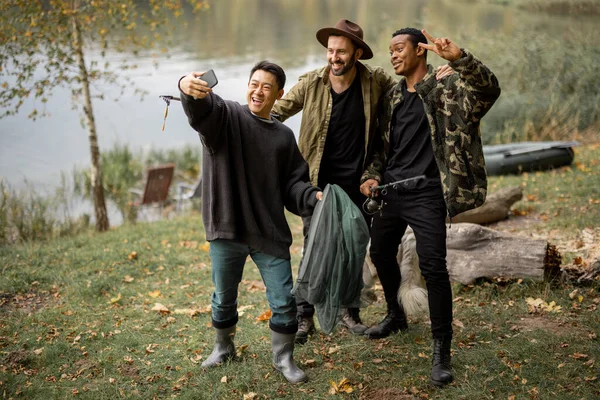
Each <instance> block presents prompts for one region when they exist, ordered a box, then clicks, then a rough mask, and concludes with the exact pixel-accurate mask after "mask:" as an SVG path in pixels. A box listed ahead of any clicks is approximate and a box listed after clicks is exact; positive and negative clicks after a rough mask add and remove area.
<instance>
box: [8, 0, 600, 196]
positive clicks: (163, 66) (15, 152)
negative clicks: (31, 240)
mask: <svg viewBox="0 0 600 400" xmlns="http://www.w3.org/2000/svg"><path fill="white" fill-rule="evenodd" d="M210 4H211V6H210V8H209V9H208V10H207V11H205V12H203V13H202V14H201V15H200V16H199V17H198V18H197V19H196V20H194V22H193V23H191V24H190V27H189V28H188V29H187V30H186V31H183V30H182V31H178V32H175V36H176V38H177V42H178V44H177V45H176V46H174V47H173V48H171V49H170V51H171V57H170V58H166V57H165V58H152V57H150V56H140V57H138V59H137V60H136V61H137V63H138V64H139V66H140V67H139V69H138V70H136V71H135V73H134V74H133V75H131V76H132V78H133V80H134V82H135V83H136V84H137V85H138V86H139V87H142V88H144V89H146V90H147V91H148V92H149V94H148V95H147V96H146V98H145V99H144V100H143V101H142V100H140V99H139V98H138V97H136V96H135V95H133V93H132V92H129V93H125V94H124V95H123V96H121V97H120V99H119V101H118V102H113V101H109V100H104V101H100V100H94V102H93V106H94V112H95V116H96V121H97V125H98V136H99V140H100V146H101V150H102V149H107V148H110V147H112V146H113V144H114V143H121V144H129V145H130V147H131V148H133V149H149V148H163V149H164V148H177V147H181V146H185V145H190V144H191V145H194V146H196V145H197V146H199V145H200V143H199V140H198V137H197V135H196V133H195V132H194V131H192V130H191V128H189V126H188V124H187V120H186V119H185V117H184V115H183V112H182V110H181V106H180V105H179V103H173V104H172V106H171V108H170V110H169V111H170V112H169V117H168V119H167V124H166V130H165V131H164V132H162V131H161V125H162V120H163V112H164V106H165V104H164V102H163V101H162V100H161V99H159V98H158V96H159V95H161V94H173V95H177V94H178V91H177V81H178V79H179V78H180V77H181V76H183V75H185V74H186V73H188V72H190V71H193V70H197V71H202V70H206V69H210V68H213V69H214V70H215V71H216V74H217V76H218V78H219V84H218V86H217V87H216V88H215V92H216V93H217V94H219V95H221V96H222V97H224V98H227V99H231V100H237V101H240V102H242V103H243V102H244V101H245V90H246V83H247V80H248V73H249V70H250V68H251V67H252V65H253V64H254V63H255V62H257V61H259V60H262V59H268V60H270V61H273V62H277V63H279V64H280V65H282V66H283V67H284V69H285V70H286V73H287V75H288V83H287V85H286V89H289V88H290V87H291V86H292V85H293V84H294V83H295V82H296V80H297V78H298V76H299V75H300V74H302V73H303V72H306V71H308V70H311V69H314V68H317V67H320V66H323V65H324V64H325V49H324V48H323V47H322V46H321V45H320V44H319V43H318V42H317V41H316V39H315V33H316V31H317V30H318V29H320V28H322V27H325V26H333V25H334V24H335V23H336V21H337V20H338V19H340V18H347V19H350V20H353V21H356V22H358V23H359V24H360V25H361V26H362V27H363V29H364V30H365V39H366V41H367V43H369V45H370V46H371V48H372V49H373V51H374V53H375V57H374V59H373V60H370V61H368V62H369V63H370V64H372V65H381V66H384V67H385V68H386V70H387V71H388V72H390V73H393V71H392V68H391V66H390V64H389V58H388V50H387V48H388V45H389V39H390V37H391V34H392V32H394V31H395V30H396V29H399V28H402V27H406V26H414V27H418V28H420V27H423V28H426V29H427V30H428V31H429V32H430V33H432V34H433V35H434V36H447V37H449V38H451V39H453V40H454V41H455V42H457V43H458V44H459V45H460V46H461V47H466V48H469V49H471V50H473V51H474V52H475V53H476V54H477V55H478V56H479V57H480V58H481V59H482V60H483V61H484V62H486V64H488V65H489V66H490V67H491V68H492V70H494V71H495V72H496V73H497V75H498V76H499V78H501V79H500V80H501V83H502V85H503V88H504V87H510V85H511V84H512V82H513V77H512V76H508V75H507V74H508V72H507V70H506V68H505V67H506V62H507V58H506V57H507V55H508V53H509V51H507V48H508V49H510V54H511V56H513V57H514V56H515V54H517V56H518V54H519V52H524V51H525V50H524V49H526V46H528V40H529V39H531V38H532V37H535V38H538V35H541V36H548V37H549V38H550V39H552V40H553V41H552V43H551V45H552V46H557V44H556V43H559V44H558V46H565V48H567V46H572V44H571V43H569V42H568V41H566V40H563V39H562V38H563V37H564V36H562V35H561V36H560V37H559V38H558V41H556V40H555V39H557V34H564V33H565V30H567V29H572V30H577V32H578V33H579V34H581V36H582V37H585V38H588V39H589V40H588V42H590V43H592V44H593V45H594V44H595V43H596V44H597V42H598V41H597V40H596V39H594V38H597V37H598V33H597V31H598V29H597V27H598V24H597V22H598V21H597V19H595V18H582V17H579V18H577V17H569V18H567V17H563V16H558V17H557V16H549V15H544V14H539V15H533V16H532V15H529V14H528V13H527V12H525V11H522V10H518V9H514V8H509V7H503V6H490V5H480V4H477V3H474V2H469V1H467V2H457V1H444V0H429V1H424V0H404V1H400V0H394V1H392V0H381V1H375V0H366V1H365V0H360V1H359V0H346V1H344V0H329V1H324V0H286V1H280V0H260V1H251V0H218V1H217V0H213V1H210ZM555 50H556V49H555ZM559 51H561V50H560V49H559ZM524 54H525V56H524V57H526V52H525V53H524ZM111 57H113V58H115V57H117V56H116V55H113V56H111ZM429 60H430V62H431V63H432V64H434V65H439V64H440V63H441V62H442V61H441V60H440V59H439V58H438V57H437V56H436V55H435V54H430V56H429ZM155 61H158V65H159V68H158V69H154V67H153V66H152V65H153V62H155ZM543 61H544V60H542V63H543ZM596 61H597V60H596ZM521 62H523V63H527V62H529V60H527V59H526V58H523V60H522V61H521ZM599 64H600V63H599V62H596V64H595V66H596V68H597V66H598V65H599ZM596 76H598V75H596ZM525 80H526V81H527V78H525ZM98 85H99V86H98ZM94 91H95V92H96V93H98V92H99V91H103V92H104V93H107V94H109V95H111V94H112V95H115V94H116V93H117V92H116V91H115V89H114V88H111V87H108V86H107V87H104V86H102V84H101V83H100V84H97V85H96V86H95V89H94ZM596 91H597V89H596ZM504 93H506V92H504ZM501 100H502V101H505V104H507V106H508V105H510V101H511V100H510V98H507V99H501ZM35 106H37V107H38V108H39V107H40V104H39V102H38V104H35V102H34V101H32V100H31V101H28V102H27V103H26V104H25V106H24V107H23V109H22V111H21V113H20V114H19V115H18V116H14V117H10V118H5V119H3V120H0V177H2V178H3V179H5V180H6V181H8V182H9V183H10V184H11V185H12V186H13V187H18V186H20V185H22V184H23V181H24V179H27V180H28V181H29V182H31V183H32V184H33V185H34V186H36V187H38V188H45V189H50V188H52V187H54V186H56V184H57V183H58V182H59V178H60V173H61V171H70V170H71V169H72V167H73V166H74V165H79V166H86V165H88V164H89V160H90V152H89V144H88V143H89V142H88V137H87V130H86V129H85V128H83V127H82V126H81V124H80V115H79V114H78V112H76V111H74V110H72V104H71V98H70V92H69V91H68V90H66V89H62V88H58V89H56V91H55V93H54V95H53V97H51V99H50V101H49V102H48V103H47V105H46V107H45V109H46V111H47V112H49V113H50V114H51V117H49V118H43V119H39V120H37V121H31V120H29V119H27V114H28V113H29V111H30V110H31V109H33V108H34V107H35ZM507 106H506V107H507ZM506 107H503V106H499V107H495V108H498V110H494V109H493V110H492V113H490V116H489V118H494V116H493V112H496V114H495V115H496V118H500V117H502V115H501V114H502V113H507V111H506ZM486 118H488V117H486ZM299 122H300V117H299V116H296V117H294V118H292V119H291V120H289V122H287V124H288V125H289V126H290V127H291V128H292V129H293V130H294V131H295V132H296V133H297V132H298V128H299Z"/></svg>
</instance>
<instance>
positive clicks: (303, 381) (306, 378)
mask: <svg viewBox="0 0 600 400" xmlns="http://www.w3.org/2000/svg"><path fill="white" fill-rule="evenodd" d="M273 369H274V370H275V371H277V372H278V373H279V375H281V376H283V379H285V380H286V381H287V382H288V383H291V384H292V385H298V384H300V383H306V382H308V375H306V374H305V376H304V379H303V380H300V381H297V382H291V381H289V380H288V378H286V377H285V375H284V374H283V372H281V371H280V370H279V369H277V367H276V366H274V365H273Z"/></svg>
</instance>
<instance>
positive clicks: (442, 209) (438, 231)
mask: <svg viewBox="0 0 600 400" xmlns="http://www.w3.org/2000/svg"><path fill="white" fill-rule="evenodd" d="M381 198H383V201H384V202H385V203H387V204H385V205H384V207H383V212H382V214H381V215H380V213H377V214H375V215H374V216H373V225H372V227H371V249H370V255H371V261H373V264H374V265H375V267H376V269H377V274H378V275H379V280H380V281H381V285H382V287H383V291H384V294H385V298H386V301H387V302H388V303H391V302H396V301H398V300H397V295H398V289H399V288H400V280H401V276H400V268H399V266H398V262H397V260H396V255H397V253H398V245H399V244H400V241H401V240H402V236H403V235H404V232H405V231H406V227H407V225H410V226H411V228H412V229H413V231H414V233H415V238H416V241H417V254H418V256H419V267H420V269H421V274H422V275H423V278H425V282H426V285H427V291H428V302H429V313H430V318H431V333H432V335H433V337H434V338H439V337H444V336H449V335H452V288H451V286H450V278H449V276H448V270H447V268H446V222H445V220H446V205H445V203H444V198H443V193H442V189H441V187H440V186H433V187H427V188H425V189H420V190H415V191H410V192H400V191H396V190H393V189H389V190H388V192H387V194H386V195H385V196H381Z"/></svg>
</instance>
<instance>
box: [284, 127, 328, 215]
mask: <svg viewBox="0 0 600 400" xmlns="http://www.w3.org/2000/svg"><path fill="white" fill-rule="evenodd" d="M292 140H294V139H293V138H292ZM289 163H290V164H289V175H288V179H287V182H286V185H285V189H284V202H285V208H287V209H288V211H290V212H292V213H294V214H296V215H300V216H302V217H308V216H310V215H312V213H313V211H314V208H315V206H316V205H317V201H318V200H317V197H316V194H317V192H318V191H320V190H321V189H319V188H318V187H316V186H312V184H311V183H310V179H309V177H308V164H307V163H306V161H305V160H304V158H303V157H302V155H301V154H300V150H298V146H297V145H296V143H295V140H294V143H293V149H292V151H291V155H290V157H289Z"/></svg>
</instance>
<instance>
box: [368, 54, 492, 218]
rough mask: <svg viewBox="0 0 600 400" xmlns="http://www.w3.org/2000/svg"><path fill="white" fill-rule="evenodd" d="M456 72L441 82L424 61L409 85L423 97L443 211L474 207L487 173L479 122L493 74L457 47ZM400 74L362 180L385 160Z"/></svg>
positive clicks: (376, 174)
mask: <svg viewBox="0 0 600 400" xmlns="http://www.w3.org/2000/svg"><path fill="white" fill-rule="evenodd" d="M449 65H450V66H451V67H452V68H453V69H454V70H455V71H456V72H457V73H456V74H452V75H450V76H448V77H446V78H443V79H442V80H441V81H438V80H436V78H435V70H434V69H433V67H432V66H431V65H428V72H427V74H426V75H425V77H424V78H423V80H422V81H421V82H419V83H418V84H416V85H415V89H416V91H417V93H418V95H419V97H420V98H421V100H422V101H423V106H424V109H425V114H426V115H427V119H428V121H429V126H430V128H431V141H432V144H433V153H434V156H435V160H436V163H437V166H438V169H439V171H440V178H441V181H442V186H443V191H444V200H445V202H446V209H447V210H448V216H449V217H451V218H452V217H454V216H455V215H457V214H460V213H462V212H464V211H467V210H471V209H473V208H476V207H479V206H481V205H482V204H483V202H484V201H485V197H486V193H487V174H486V170H485V161H484V159H483V147H482V142H481V133H480V130H479V124H480V121H481V118H482V117H483V116H484V115H485V114H486V113H487V112H488V111H489V109H490V108H491V107H492V105H493V104H494V102H495V101H496V99H498V96H500V86H499V84H498V80H497V79H496V76H495V75H494V74H493V73H492V71H490V70H489V69H488V68H487V67H486V66H485V65H484V64H483V63H482V62H481V61H479V60H478V59H477V58H476V57H475V56H473V55H472V54H471V53H469V52H468V51H467V50H463V55H462V57H461V58H460V59H458V60H456V61H454V62H451V63H450V64H449ZM401 85H406V82H405V79H404V78H403V79H401V80H400V82H399V83H398V84H397V85H396V86H395V87H394V88H393V89H391V90H390V91H389V92H388V94H387V96H386V98H387V103H388V104H386V105H385V106H384V107H383V112H382V115H381V116H380V120H379V123H380V124H379V135H378V136H379V138H380V141H379V143H378V149H377V151H375V152H374V153H373V156H372V160H371V163H370V164H369V166H368V167H367V169H366V170H365V172H364V174H363V176H362V178H361V183H362V182H364V181H366V180H367V179H376V180H378V181H379V182H381V180H382V176H383V172H384V170H385V167H386V164H387V154H388V150H389V144H390V132H391V130H392V129H393V127H392V116H393V111H394V109H395V108H396V107H397V106H398V105H399V104H400V103H402V101H403V97H402V86H401Z"/></svg>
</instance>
